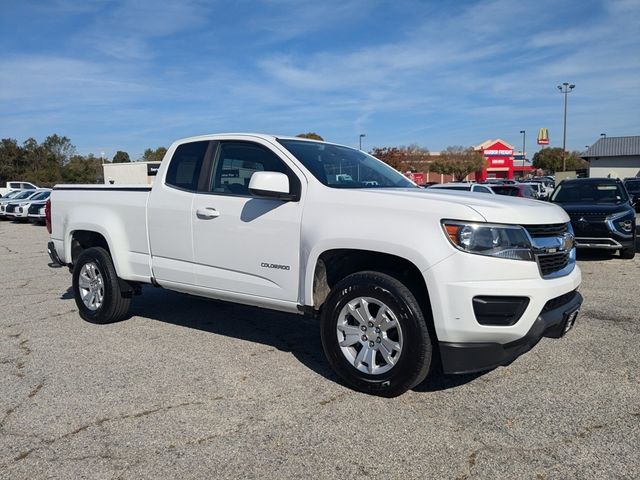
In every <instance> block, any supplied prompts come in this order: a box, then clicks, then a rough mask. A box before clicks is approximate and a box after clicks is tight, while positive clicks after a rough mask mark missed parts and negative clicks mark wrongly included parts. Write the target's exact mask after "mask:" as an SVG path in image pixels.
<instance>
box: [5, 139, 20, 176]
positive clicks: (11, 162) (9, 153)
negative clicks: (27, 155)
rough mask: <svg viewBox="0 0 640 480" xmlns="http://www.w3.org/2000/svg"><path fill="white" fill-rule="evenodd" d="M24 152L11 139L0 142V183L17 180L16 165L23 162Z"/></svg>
mask: <svg viewBox="0 0 640 480" xmlns="http://www.w3.org/2000/svg"><path fill="white" fill-rule="evenodd" d="M23 158H24V150H23V149H22V147H20V145H18V142H17V141H16V140H15V139H13V138H3V139H2V140H0V182H2V183H3V184H4V183H5V182H7V181H9V180H15V179H16V178H17V169H18V165H19V164H20V163H21V162H22V161H23Z"/></svg>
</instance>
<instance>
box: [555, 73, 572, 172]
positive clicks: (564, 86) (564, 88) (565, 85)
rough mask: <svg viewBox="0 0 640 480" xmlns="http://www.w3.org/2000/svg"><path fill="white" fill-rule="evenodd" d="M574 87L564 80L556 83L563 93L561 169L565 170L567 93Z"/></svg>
mask: <svg viewBox="0 0 640 480" xmlns="http://www.w3.org/2000/svg"><path fill="white" fill-rule="evenodd" d="M574 88H576V86H575V85H574V84H573V83H572V84H571V85H569V83H568V82H564V83H563V84H562V85H558V90H560V93H563V94H564V129H563V131H562V171H563V172H566V171H567V95H569V93H570V92H571V90H573V89H574Z"/></svg>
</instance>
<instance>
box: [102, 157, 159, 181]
mask: <svg viewBox="0 0 640 480" xmlns="http://www.w3.org/2000/svg"><path fill="white" fill-rule="evenodd" d="M158 168H160V162H124V163H103V164H102V170H103V172H104V183H106V184H108V185H151V184H152V183H153V180H154V179H155V178H156V174H157V173H158Z"/></svg>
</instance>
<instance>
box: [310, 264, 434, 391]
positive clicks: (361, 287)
mask: <svg viewBox="0 0 640 480" xmlns="http://www.w3.org/2000/svg"><path fill="white" fill-rule="evenodd" d="M321 333H322V345H323V348H324V351H325V354H326V356H327V359H328V360H329V363H330V364H331V366H332V367H333V369H334V370H335V371H336V373H337V374H338V375H339V376H340V377H341V378H342V379H343V380H344V381H345V382H346V383H348V384H349V386H351V387H352V388H354V389H356V390H359V391H362V392H365V393H370V394H374V395H381V396H385V397H394V396H397V395H401V394H402V393H404V392H406V391H407V390H408V389H410V388H412V387H414V386H415V385H417V384H418V383H420V382H422V380H424V379H425V377H426V376H427V373H428V371H429V365H430V363H431V353H432V346H431V340H430V338H429V332H428V330H427V324H426V321H425V319H424V316H423V313H422V310H421V309H420V306H419V304H418V302H417V301H416V299H415V297H414V296H413V294H412V293H411V291H410V290H409V289H408V288H407V287H406V286H405V285H403V284H402V283H401V282H399V281H398V280H397V279H395V278H393V277H391V276H389V275H385V274H382V273H379V272H360V273H355V274H353V275H349V276H348V277H346V278H344V279H343V280H341V281H340V282H339V283H338V284H337V285H336V286H335V287H334V288H333V290H332V291H331V293H330V294H329V296H328V297H327V300H326V302H325V304H324V307H323V310H322V317H321Z"/></svg>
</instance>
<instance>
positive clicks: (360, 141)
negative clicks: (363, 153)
mask: <svg viewBox="0 0 640 480" xmlns="http://www.w3.org/2000/svg"><path fill="white" fill-rule="evenodd" d="M366 136H367V135H366V134H365V133H361V134H360V136H359V138H358V140H359V143H360V150H362V139H363V138H364V137H366Z"/></svg>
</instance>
